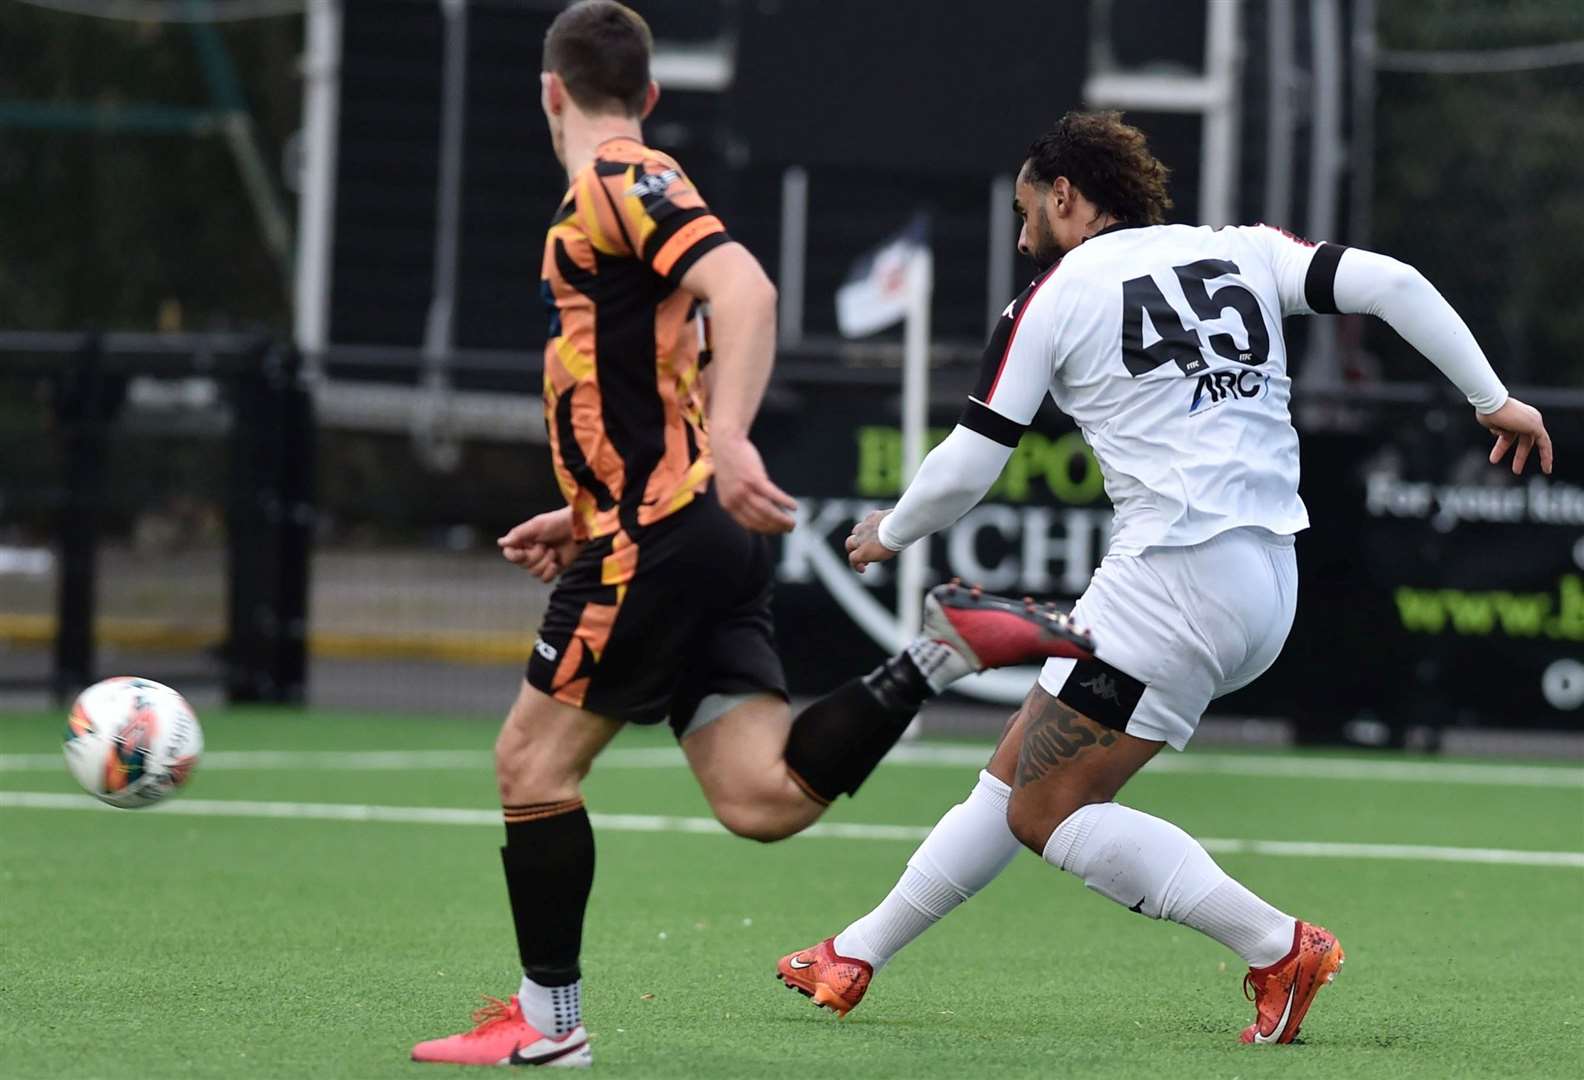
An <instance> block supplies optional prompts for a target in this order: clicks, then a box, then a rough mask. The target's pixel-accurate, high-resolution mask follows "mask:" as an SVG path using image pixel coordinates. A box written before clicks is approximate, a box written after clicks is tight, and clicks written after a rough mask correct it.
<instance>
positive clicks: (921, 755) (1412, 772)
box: [0, 743, 1584, 789]
mask: <svg viewBox="0 0 1584 1080" xmlns="http://www.w3.org/2000/svg"><path fill="white" fill-rule="evenodd" d="M989 757H990V748H989V747H988V746H986V745H983V744H979V743H935V744H930V745H924V746H917V745H910V746H898V747H897V748H896V749H894V750H892V751H891V753H890V754H888V755H887V756H886V763H887V764H890V765H907V766H916V767H923V768H982V767H983V766H984V764H985V762H986V761H987V760H988V759H989ZM492 762H493V758H492V756H491V754H490V752H489V751H488V750H366V751H364V750H213V751H210V752H209V753H207V754H205V755H204V758H203V762H202V764H201V765H200V766H199V768H200V769H203V770H205V771H246V772H251V771H260V772H263V771H270V770H293V771H347V772H382V771H406V770H418V769H485V770H487V769H489V768H491V767H492ZM61 765H62V759H61V756H60V755H59V754H0V772H43V771H50V770H54V769H59V768H60V767H61ZM686 765H687V761H686V759H685V758H684V757H683V756H682V751H681V750H679V749H677V748H676V747H674V746H653V747H618V748H616V749H613V750H607V751H606V752H605V753H604V754H601V755H600V758H599V762H598V766H597V767H598V768H601V769H670V768H683V767H685V766H686ZM1146 769H1147V771H1149V772H1154V773H1171V774H1176V775H1183V776H1204V775H1209V776H1246V777H1258V778H1271V777H1278V778H1295V779H1309V780H1343V781H1347V780H1357V781H1376V782H1403V783H1431V784H1484V785H1490V786H1508V787H1538V788H1581V789H1584V769H1577V768H1568V767H1563V766H1554V765H1499V764H1489V765H1487V764H1482V763H1465V762H1446V761H1370V760H1366V759H1361V758H1346V757H1319V756H1313V755H1308V754H1303V755H1299V756H1294V757H1275V756H1270V755H1262V754H1215V753H1187V754H1176V753H1162V754H1160V755H1158V756H1157V757H1156V758H1155V759H1154V760H1153V761H1151V762H1150V763H1149V765H1148V766H1146Z"/></svg>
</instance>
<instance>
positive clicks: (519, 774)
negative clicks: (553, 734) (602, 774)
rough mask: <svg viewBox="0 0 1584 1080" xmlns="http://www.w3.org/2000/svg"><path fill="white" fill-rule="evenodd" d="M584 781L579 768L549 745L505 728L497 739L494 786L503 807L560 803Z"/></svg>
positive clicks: (573, 793) (576, 790) (574, 793)
mask: <svg viewBox="0 0 1584 1080" xmlns="http://www.w3.org/2000/svg"><path fill="white" fill-rule="evenodd" d="M580 780H582V776H581V775H580V774H579V772H578V770H577V769H576V768H573V767H572V766H571V765H570V764H569V763H567V762H565V761H558V760H557V757H556V755H554V754H553V753H551V752H549V748H547V747H545V746H543V745H540V744H538V743H537V742H536V741H535V740H528V739H523V738H521V737H519V736H517V735H515V734H514V733H513V732H510V731H508V730H502V731H501V734H500V737H499V738H497V739H496V740H495V786H496V787H497V788H498V789H499V790H500V797H501V804H502V805H503V806H526V805H529V804H531V803H542V802H561V801H563V800H565V799H571V798H575V797H576V796H577V793H578V783H579V781H580Z"/></svg>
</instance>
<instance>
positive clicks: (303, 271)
mask: <svg viewBox="0 0 1584 1080" xmlns="http://www.w3.org/2000/svg"><path fill="white" fill-rule="evenodd" d="M307 23H308V25H307V38H308V47H307V55H306V56H305V57H304V60H303V83H304V85H303V159H302V183H301V192H302V193H301V196H300V198H299V201H298V204H297V219H298V224H297V281H296V296H295V303H294V304H293V307H294V309H295V310H294V311H293V320H294V337H295V338H296V341H297V348H298V350H299V351H301V353H302V354H303V358H304V359H305V361H306V362H307V364H308V365H309V367H310V369H317V365H318V363H319V358H320V356H321V355H322V354H323V353H324V351H325V346H326V344H327V342H328V340H329V323H330V253H331V244H332V241H333V238H334V230H335V190H336V130H337V128H338V127H339V126H340V113H341V3H340V0H312V2H311V3H310V5H309V7H308V19H307Z"/></svg>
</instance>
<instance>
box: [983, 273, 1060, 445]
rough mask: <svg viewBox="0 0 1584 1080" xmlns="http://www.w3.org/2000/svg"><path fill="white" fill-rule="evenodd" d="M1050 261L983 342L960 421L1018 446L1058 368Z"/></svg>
mask: <svg viewBox="0 0 1584 1080" xmlns="http://www.w3.org/2000/svg"><path fill="white" fill-rule="evenodd" d="M1056 270H1057V268H1056V267H1054V266H1053V267H1051V269H1049V270H1047V271H1046V272H1045V273H1044V274H1042V275H1040V276H1039V277H1038V278H1036V279H1035V280H1034V281H1033V282H1032V283H1031V284H1030V285H1029V287H1028V288H1026V289H1024V290H1023V292H1022V293H1021V294H1019V295H1018V298H1017V299H1016V300H1014V301H1012V303H1010V304H1008V305H1007V309H1006V310H1005V311H1003V312H1002V313H1001V318H1000V319H999V320H998V321H997V322H996V328H995V330H994V332H992V333H991V335H990V342H989V344H987V345H986V346H985V351H984V356H983V359H982V360H981V361H980V364H979V379H978V382H976V383H975V384H974V389H973V393H972V394H970V395H969V397H968V406H967V408H966V409H964V411H963V415H962V419H961V420H960V421H959V423H961V424H962V425H963V426H965V427H968V428H970V429H972V430H974V431H977V432H978V433H979V434H981V435H983V436H985V437H986V438H990V439H994V440H995V441H996V442H998V443H1001V444H1002V445H1004V446H1016V445H1017V443H1018V439H1019V438H1021V437H1022V435H1023V432H1024V431H1025V430H1027V429H1028V426H1029V424H1031V423H1033V422H1034V414H1035V413H1037V412H1039V407H1040V403H1041V402H1042V401H1044V400H1045V395H1046V394H1048V393H1050V388H1051V379H1052V377H1053V376H1054V375H1055V369H1056V323H1057V318H1058V309H1057V303H1056V300H1057V294H1056V288H1057V287H1056V286H1055V285H1053V284H1051V283H1050V282H1051V279H1052V278H1054V277H1055V276H1056Z"/></svg>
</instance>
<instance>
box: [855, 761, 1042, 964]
mask: <svg viewBox="0 0 1584 1080" xmlns="http://www.w3.org/2000/svg"><path fill="white" fill-rule="evenodd" d="M1011 793H1012V789H1011V788H1009V787H1007V786H1006V785H1005V784H1003V783H1002V782H1001V781H999V780H997V779H996V778H995V777H993V776H991V775H990V774H989V773H987V772H981V773H980V774H979V783H978V784H976V785H974V789H973V790H972V791H971V792H969V793H968V797H967V798H966V799H964V800H963V801H962V802H960V803H958V804H957V805H956V806H954V807H952V808H951V809H950V810H948V811H946V815H945V816H944V817H942V818H941V819H940V823H939V824H937V825H936V826H935V828H934V829H932V830H930V834H929V835H928V836H926V837H925V838H924V842H923V843H922V844H920V845H919V848H918V850H917V851H915V852H914V853H913V857H912V858H910V859H909V860H908V864H907V869H906V870H905V871H903V874H902V879H901V880H900V881H898V882H897V883H896V887H895V888H894V889H892V890H891V893H890V895H888V896H887V897H886V898H885V899H884V900H882V901H881V902H880V906H879V907H877V908H875V909H874V910H873V911H871V912H870V913H869V914H867V915H865V916H864V917H863V918H861V919H859V920H858V921H857V922H855V923H853V924H852V925H851V926H849V927H848V928H847V929H845V930H843V931H842V932H841V933H840V934H837V935H836V942H835V948H836V952H837V953H839V954H840V955H842V956H851V957H853V958H854V959H858V960H866V961H868V962H869V963H870V964H871V965H873V966H874V969H875V970H876V971H879V970H880V968H881V967H883V966H884V965H885V963H886V961H887V960H890V959H891V957H893V956H895V955H896V954H897V953H898V952H899V951H901V949H902V947H903V946H904V945H906V944H907V943H908V942H910V941H912V940H913V939H914V938H916V937H918V936H919V935H920V934H922V933H923V932H924V931H926V930H928V929H929V928H930V927H931V926H934V925H935V923H936V922H937V921H938V920H939V919H941V918H943V917H944V916H946V915H948V914H950V913H951V911H952V910H953V909H954V908H956V907H957V905H959V904H961V903H962V902H963V901H964V900H966V899H968V898H969V897H970V896H972V895H973V894H974V893H976V892H978V891H979V890H980V889H982V888H984V887H985V886H986V885H988V884H990V882H991V881H993V880H994V879H995V876H996V875H997V874H999V873H1000V872H1001V871H1002V870H1005V869H1006V866H1007V863H1009V862H1011V861H1012V859H1013V857H1014V856H1015V855H1017V853H1018V848H1019V847H1020V845H1019V844H1018V841H1017V837H1015V836H1013V835H1012V830H1011V829H1009V828H1007V821H1006V807H1007V798H1008V797H1009V796H1010V795H1011Z"/></svg>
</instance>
